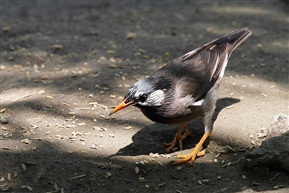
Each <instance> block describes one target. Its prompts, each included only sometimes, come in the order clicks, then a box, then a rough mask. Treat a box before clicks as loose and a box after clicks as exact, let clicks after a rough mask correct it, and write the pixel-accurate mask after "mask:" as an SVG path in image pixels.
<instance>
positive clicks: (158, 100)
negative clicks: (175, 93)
mask: <svg viewBox="0 0 289 193" xmlns="http://www.w3.org/2000/svg"><path fill="white" fill-rule="evenodd" d="M170 87H171V83H170V81H169V80H168V79H165V78H162V77H147V78H144V79H141V80H139V81H137V82H136V83H135V84H133V85H132V86H131V87H130V89H129V91H128V93H127V94H126V95H125V97H124V99H123V100H122V102H121V103H120V104H119V105H118V106H116V107H115V108H114V109H113V111H112V112H111V113H110V115H111V114H113V113H116V112H117V111H119V110H121V109H124V108H126V107H128V106H130V105H134V106H136V107H139V108H142V107H148V106H149V107H156V106H161V104H162V101H163V100H164V99H165V97H166V92H167V91H168V89H169V88H170Z"/></svg>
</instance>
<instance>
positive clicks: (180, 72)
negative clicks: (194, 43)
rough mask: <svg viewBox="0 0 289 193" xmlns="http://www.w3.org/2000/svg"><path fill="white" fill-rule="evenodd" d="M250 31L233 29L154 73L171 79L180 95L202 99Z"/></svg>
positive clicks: (216, 83) (217, 82)
mask: <svg viewBox="0 0 289 193" xmlns="http://www.w3.org/2000/svg"><path fill="white" fill-rule="evenodd" d="M250 34H251V31H249V30H240V31H234V32H231V33H229V34H227V35H225V36H223V37H220V38H218V39H215V40H213V41H211V42H209V43H207V44H205V45H204V46H201V47H199V48H197V49H195V50H193V51H191V52H188V53H187V54H185V55H183V56H181V57H179V58H178V59H176V60H174V61H173V62H171V63H169V64H167V65H165V66H164V67H162V68H161V69H159V70H158V71H157V72H156V73H155V74H154V75H153V76H163V77H165V78H168V79H171V80H172V81H173V82H174V84H175V89H176V92H175V93H177V95H178V96H177V97H178V98H181V97H186V96H188V95H190V96H192V98H194V101H198V100H202V99H204V98H205V96H206V94H207V93H208V92H209V90H210V89H211V88H212V87H213V86H214V85H216V86H218V85H219V84H220V81H221V79H222V78H223V75H224V71H225V68H226V65H227V61H228V59H229V57H230V55H231V53H232V52H233V50H234V49H235V48H236V47H237V46H238V45H240V44H241V43H242V42H243V41H245V40H246V39H247V38H248V37H249V35H250Z"/></svg>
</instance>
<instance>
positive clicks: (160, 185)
mask: <svg viewBox="0 0 289 193" xmlns="http://www.w3.org/2000/svg"><path fill="white" fill-rule="evenodd" d="M164 185H166V183H165V182H163V183H160V184H158V186H159V187H163V186H164Z"/></svg>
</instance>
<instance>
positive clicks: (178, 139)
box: [163, 130, 191, 152]
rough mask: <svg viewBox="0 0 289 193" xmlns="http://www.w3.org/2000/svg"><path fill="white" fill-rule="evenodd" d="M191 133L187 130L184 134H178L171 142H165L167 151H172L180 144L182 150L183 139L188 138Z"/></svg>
mask: <svg viewBox="0 0 289 193" xmlns="http://www.w3.org/2000/svg"><path fill="white" fill-rule="evenodd" d="M190 134H191V132H190V131H189V130H187V131H186V132H185V133H184V134H183V135H180V134H177V135H176V136H175V138H174V140H173V141H172V142H171V143H164V144H163V145H164V146H165V147H168V148H167V152H170V151H172V149H173V148H174V147H175V146H176V145H177V144H178V145H179V149H180V150H182V149H183V142H182V141H183V140H184V139H186V138H187V137H188V136H189V135H190Z"/></svg>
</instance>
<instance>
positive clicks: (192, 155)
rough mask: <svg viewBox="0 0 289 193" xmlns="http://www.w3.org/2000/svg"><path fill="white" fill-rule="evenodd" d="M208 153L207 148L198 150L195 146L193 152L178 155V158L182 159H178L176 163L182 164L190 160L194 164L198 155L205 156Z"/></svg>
mask: <svg viewBox="0 0 289 193" xmlns="http://www.w3.org/2000/svg"><path fill="white" fill-rule="evenodd" d="M205 154H206V150H205V149H204V150H202V151H199V152H198V151H197V150H196V148H194V149H193V150H192V151H191V153H189V154H187V155H177V158H178V159H181V160H177V161H175V162H174V165H177V164H181V163H185V162H187V161H189V160H190V161H189V162H190V164H193V163H194V161H195V159H196V157H201V156H204V155H205Z"/></svg>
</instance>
